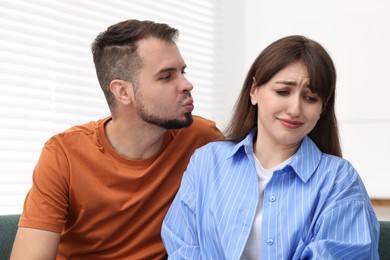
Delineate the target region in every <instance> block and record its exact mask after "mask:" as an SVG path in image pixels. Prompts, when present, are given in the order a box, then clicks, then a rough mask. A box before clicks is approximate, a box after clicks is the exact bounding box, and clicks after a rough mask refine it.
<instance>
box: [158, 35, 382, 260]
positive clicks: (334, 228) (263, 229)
mask: <svg viewBox="0 0 390 260" xmlns="http://www.w3.org/2000/svg"><path fill="white" fill-rule="evenodd" d="M335 86H336V71H335V68H334V65H333V62H332V59H331V58H330V56H329V55H328V53H327V52H326V50H325V49H324V48H323V47H322V46H321V45H320V44H319V43H317V42H315V41H313V40H310V39H307V38H305V37H303V36H288V37H285V38H282V39H280V40H277V41H276V42H274V43H272V44H271V45H269V46H268V47H267V48H266V49H264V51H263V52H262V53H260V55H259V56H258V57H257V59H256V60H255V61H254V63H253V65H252V67H251V68H250V70H249V72H248V75H247V77H246V79H245V82H244V85H243V88H242V91H241V93H240V96H239V98H238V101H237V103H236V108H235V112H234V114H233V117H232V119H231V122H230V124H229V125H228V128H227V133H226V137H227V141H221V142H214V143H210V144H208V145H206V146H204V147H202V148H200V149H198V150H197V151H196V152H195V154H194V155H193V156H192V158H191V161H190V163H189V165H188V168H187V171H186V172H185V174H184V176H183V179H182V183H181V187H180V189H179V192H178V193H177V195H176V198H175V200H174V202H173V204H172V205H171V208H170V210H169V212H168V214H167V216H166V217H165V220H164V223H163V227H162V238H163V242H164V244H165V247H166V249H167V251H168V254H169V257H170V259H229V260H230V259H378V251H377V248H378V239H379V224H378V221H377V218H376V216H375V213H374V211H373V208H372V205H371V203H370V199H369V197H368V194H367V192H366V190H365V187H364V185H363V182H362V181H361V179H360V177H359V175H358V173H357V172H356V170H355V169H354V168H353V166H352V165H351V164H350V163H349V162H348V161H346V160H344V159H342V158H341V156H342V154H341V148H340V142H339V137H338V130H337V120H336V116H335V107H334V105H335Z"/></svg>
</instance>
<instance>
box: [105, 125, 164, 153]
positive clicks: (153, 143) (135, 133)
mask: <svg viewBox="0 0 390 260" xmlns="http://www.w3.org/2000/svg"><path fill="white" fill-rule="evenodd" d="M165 132H166V130H164V129H162V128H160V127H158V126H154V125H151V124H148V123H146V122H144V121H137V120H121V119H120V118H117V119H114V118H113V119H112V120H110V121H108V122H107V124H106V125H105V135H106V137H107V140H108V141H109V143H110V144H111V146H112V147H113V148H114V150H116V151H117V152H118V153H119V154H121V155H122V156H124V157H126V158H128V159H132V160H142V159H147V158H150V157H152V156H153V155H155V154H156V153H157V152H158V151H159V150H160V148H161V145H162V143H163V140H164V133H165Z"/></svg>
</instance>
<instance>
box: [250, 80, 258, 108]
mask: <svg viewBox="0 0 390 260" xmlns="http://www.w3.org/2000/svg"><path fill="white" fill-rule="evenodd" d="M256 90H257V86H256V78H255V77H253V81H252V85H251V89H250V92H249V96H250V98H251V103H252V105H256V104H257V95H256V93H257V92H256Z"/></svg>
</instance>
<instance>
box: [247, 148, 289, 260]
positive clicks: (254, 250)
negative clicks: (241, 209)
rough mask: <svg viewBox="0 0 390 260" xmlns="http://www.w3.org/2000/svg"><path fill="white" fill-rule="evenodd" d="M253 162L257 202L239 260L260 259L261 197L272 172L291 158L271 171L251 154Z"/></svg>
mask: <svg viewBox="0 0 390 260" xmlns="http://www.w3.org/2000/svg"><path fill="white" fill-rule="evenodd" d="M253 158H254V160H255V167H256V172H257V177H258V182H259V202H258V204H257V210H256V216H255V220H254V222H253V225H252V229H251V232H250V234H249V237H248V240H247V242H246V245H245V248H244V252H243V253H242V255H241V257H240V259H241V260H258V259H261V232H262V227H261V223H262V219H263V199H264V198H263V197H264V190H265V187H266V186H267V184H268V182H269V181H270V179H271V177H272V174H273V172H274V171H276V170H279V169H282V168H283V167H284V166H286V165H287V164H289V163H290V162H291V160H292V157H290V158H288V159H287V160H286V161H284V162H282V163H280V164H278V165H277V166H275V167H273V168H271V169H264V167H263V166H262V165H261V163H260V161H259V160H258V159H257V157H256V156H255V154H253Z"/></svg>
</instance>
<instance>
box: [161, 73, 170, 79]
mask: <svg viewBox="0 0 390 260" xmlns="http://www.w3.org/2000/svg"><path fill="white" fill-rule="evenodd" d="M170 78H171V74H168V75H164V76H162V77H161V78H160V79H161V80H168V79H170Z"/></svg>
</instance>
